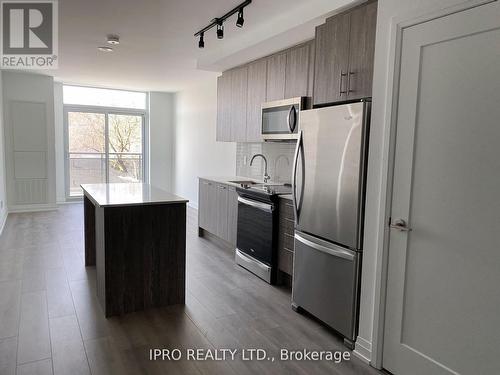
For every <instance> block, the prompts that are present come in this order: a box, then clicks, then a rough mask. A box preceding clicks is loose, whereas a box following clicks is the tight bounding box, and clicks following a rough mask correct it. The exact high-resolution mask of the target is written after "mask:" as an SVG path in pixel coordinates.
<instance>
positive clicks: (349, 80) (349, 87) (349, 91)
mask: <svg viewBox="0 0 500 375" xmlns="http://www.w3.org/2000/svg"><path fill="white" fill-rule="evenodd" d="M354 74H356V73H355V72H349V76H348V77H347V94H350V93H351V92H354V90H351V76H353V75H354Z"/></svg>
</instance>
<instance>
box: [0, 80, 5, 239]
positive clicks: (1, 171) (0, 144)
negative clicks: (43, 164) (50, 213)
mask: <svg viewBox="0 0 500 375" xmlns="http://www.w3.org/2000/svg"><path fill="white" fill-rule="evenodd" d="M2 91H3V90H2V73H1V72H0V234H1V233H2V229H3V226H4V224H5V220H6V219H7V194H6V185H5V179H6V174H5V148H4V141H5V134H4V131H3V100H2Z"/></svg>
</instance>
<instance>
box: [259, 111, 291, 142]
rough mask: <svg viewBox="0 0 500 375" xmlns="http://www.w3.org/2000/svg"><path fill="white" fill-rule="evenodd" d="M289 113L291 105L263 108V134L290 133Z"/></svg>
mask: <svg viewBox="0 0 500 375" xmlns="http://www.w3.org/2000/svg"><path fill="white" fill-rule="evenodd" d="M289 113H290V107H289V106H285V107H274V108H267V109H264V110H262V134H263V135H266V134H289V133H290V127H289V125H288V116H289Z"/></svg>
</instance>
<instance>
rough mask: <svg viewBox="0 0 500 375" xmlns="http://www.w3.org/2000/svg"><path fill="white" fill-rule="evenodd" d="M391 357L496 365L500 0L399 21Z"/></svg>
mask: <svg viewBox="0 0 500 375" xmlns="http://www.w3.org/2000/svg"><path fill="white" fill-rule="evenodd" d="M398 95H399V100H398V115H397V125H396V131H397V135H396V148H395V166H394V182H393V184H394V185H393V197H392V211H391V220H392V224H394V223H395V222H396V221H397V220H401V219H402V220H404V221H405V222H406V223H407V226H408V228H411V229H412V230H411V231H401V230H398V229H394V228H393V229H391V230H390V238H389V239H390V245H389V265H388V280H387V284H388V287H387V301H386V303H387V304H386V324H385V340H384V357H383V365H384V367H385V368H386V369H387V370H389V371H391V372H393V373H394V374H398V375H406V374H416V375H421V374H426V375H434V374H500V4H499V3H498V2H495V3H491V4H488V5H483V6H480V7H476V8H473V9H469V10H466V11H463V12H459V13H455V14H452V15H449V16H446V17H442V18H438V19H435V20H433V21H429V22H425V23H422V24H419V25H417V26H413V27H410V28H408V29H405V30H404V31H403V35H402V50H401V75H400V82H399V94H398Z"/></svg>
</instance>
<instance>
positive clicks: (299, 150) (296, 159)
mask: <svg viewBox="0 0 500 375" xmlns="http://www.w3.org/2000/svg"><path fill="white" fill-rule="evenodd" d="M302 143H303V140H302V130H300V131H299V139H298V141H297V148H296V149H295V157H294V160H293V172H292V201H293V209H294V211H295V220H296V221H297V222H298V221H299V215H300V207H299V204H298V201H297V164H298V162H299V154H300V155H301V156H302V162H303V160H304V152H303V144H302ZM302 169H304V168H302ZM304 172H305V171H304V170H302V190H301V196H302V192H303V190H304V183H303V181H304Z"/></svg>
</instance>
